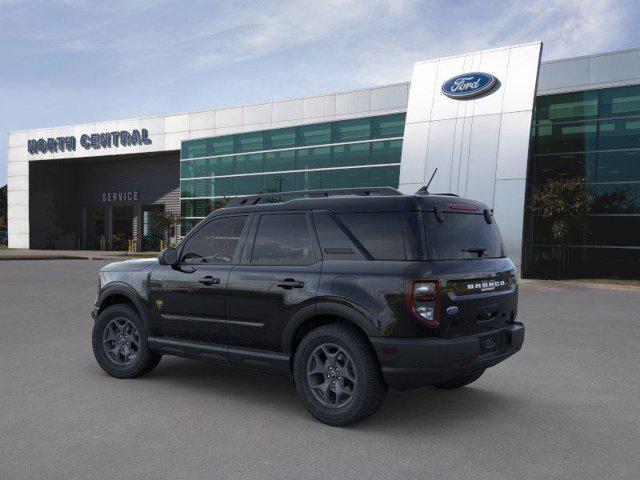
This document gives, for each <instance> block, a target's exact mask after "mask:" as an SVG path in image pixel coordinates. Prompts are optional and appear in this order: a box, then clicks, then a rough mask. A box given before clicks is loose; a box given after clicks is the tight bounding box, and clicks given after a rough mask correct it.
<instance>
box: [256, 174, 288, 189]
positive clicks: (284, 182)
mask: <svg viewBox="0 0 640 480" xmlns="http://www.w3.org/2000/svg"><path fill="white" fill-rule="evenodd" d="M262 177H263V179H264V180H263V186H262V189H263V192H264V193H275V192H286V191H293V190H295V188H296V175H295V173H277V174H273V175H263V176H262Z"/></svg>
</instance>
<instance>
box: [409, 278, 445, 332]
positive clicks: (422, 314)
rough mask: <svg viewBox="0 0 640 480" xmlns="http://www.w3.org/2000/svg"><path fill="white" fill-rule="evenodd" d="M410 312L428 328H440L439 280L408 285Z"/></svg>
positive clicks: (418, 281)
mask: <svg viewBox="0 0 640 480" xmlns="http://www.w3.org/2000/svg"><path fill="white" fill-rule="evenodd" d="M407 301H408V304H409V305H408V307H409V310H410V311H411V312H412V313H413V314H414V315H415V317H416V318H417V319H418V320H420V322H422V323H424V324H425V325H426V326H428V327H432V328H435V327H439V326H440V283H439V282H438V281H437V280H410V281H409V282H408V284H407Z"/></svg>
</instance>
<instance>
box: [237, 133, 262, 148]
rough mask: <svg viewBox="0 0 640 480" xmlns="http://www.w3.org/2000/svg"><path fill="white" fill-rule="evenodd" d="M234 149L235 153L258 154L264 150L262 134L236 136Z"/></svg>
mask: <svg viewBox="0 0 640 480" xmlns="http://www.w3.org/2000/svg"><path fill="white" fill-rule="evenodd" d="M233 139H234V140H233V149H234V152H235V153H241V152H257V151H260V150H262V149H263V148H264V144H263V139H262V132H251V133H243V134H240V135H234V137H233Z"/></svg>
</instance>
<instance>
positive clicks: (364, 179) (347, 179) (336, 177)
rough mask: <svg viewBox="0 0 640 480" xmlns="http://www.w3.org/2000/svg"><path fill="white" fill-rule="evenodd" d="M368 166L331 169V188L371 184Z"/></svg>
mask: <svg viewBox="0 0 640 480" xmlns="http://www.w3.org/2000/svg"><path fill="white" fill-rule="evenodd" d="M369 170H370V169H368V168H351V169H344V170H331V188H357V187H368V186H369Z"/></svg>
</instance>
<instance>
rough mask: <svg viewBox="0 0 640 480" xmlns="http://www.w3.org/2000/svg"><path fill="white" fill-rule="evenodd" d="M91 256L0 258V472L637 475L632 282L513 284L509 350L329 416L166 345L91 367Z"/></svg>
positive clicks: (275, 381)
mask: <svg viewBox="0 0 640 480" xmlns="http://www.w3.org/2000/svg"><path fill="white" fill-rule="evenodd" d="M104 263H105V262H97V261H89V260H49V261H47V260H30V261H2V262H0V385H1V387H0V478H7V479H40V478H47V479H72V478H73V479H75V478H78V479H93V478H96V479H98V478H99V479H104V478H136V479H137V478H153V479H164V478H167V479H183V478H190V479H205V478H216V479H218V478H251V479H272V478H273V479H276V478H284V479H302V478H323V479H326V478H335V479H352V478H353V479H355V478H362V479H376V478H381V479H383V478H384V479H390V478H423V479H424V478H434V479H446V480H449V479H471V478H472V479H485V478H486V479H489V478H491V479H496V478H505V479H515V478H527V479H528V478H531V479H541V478H558V479H580V480H583V479H599V480H601V479H637V478H639V476H640V456H639V454H638V452H639V451H640V373H639V366H640V290H634V289H631V288H624V287H611V288H607V287H594V286H587V285H579V284H575V283H560V282H541V281H540V282H538V281H536V282H524V283H523V284H522V285H521V293H520V313H519V319H520V320H522V321H523V322H525V324H526V326H527V335H526V340H525V346H524V348H523V350H522V352H520V353H519V354H518V355H516V356H515V357H514V358H512V359H510V360H509V361H507V362H505V363H503V364H501V365H499V366H497V367H495V368H493V369H491V370H489V371H487V373H486V374H485V375H484V376H483V378H482V379H480V380H479V381H478V382H477V383H475V384H473V385H472V386H470V387H466V388H463V389H460V390H457V391H440V390H436V389H422V390H416V391H410V392H389V395H388V396H387V400H386V402H385V404H384V406H383V408H382V409H381V410H380V411H379V412H378V413H377V414H376V415H375V416H374V417H372V418H371V419H369V420H368V421H365V422H364V423H361V424H358V425H355V426H353V427H350V428H345V429H340V428H332V427H328V426H325V425H322V424H320V423H318V422H316V421H314V420H313V419H312V418H311V417H310V416H309V415H308V414H307V413H306V411H305V410H304V408H303V406H302V404H301V403H300V402H299V401H298V399H297V397H296V394H295V392H294V390H293V388H292V385H291V381H290V380H289V379H287V378H284V377H277V376H271V375H262V374H258V373H253V372H249V371H242V370H234V369H230V368H225V367H222V366H217V365H213V364H207V363H202V362H196V361H190V360H184V359H178V358H171V357H165V358H163V360H162V362H161V363H160V365H159V367H158V368H157V369H155V370H154V371H153V372H152V373H151V374H150V375H148V376H146V377H144V378H140V379H135V380H124V381H123V380H116V379H114V378H111V377H109V376H107V375H106V374H105V373H103V372H102V370H100V369H99V367H98V366H97V364H96V363H95V361H94V359H93V355H92V352H91V346H90V335H91V326H92V320H91V318H90V316H89V311H90V308H91V304H92V303H93V300H94V297H95V294H96V272H97V270H98V268H99V267H100V266H101V265H103V264H104Z"/></svg>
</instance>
